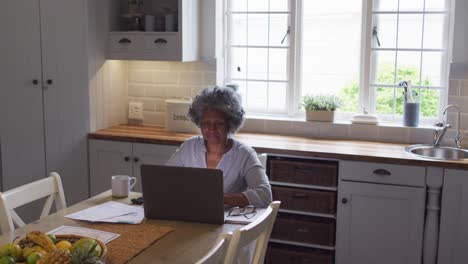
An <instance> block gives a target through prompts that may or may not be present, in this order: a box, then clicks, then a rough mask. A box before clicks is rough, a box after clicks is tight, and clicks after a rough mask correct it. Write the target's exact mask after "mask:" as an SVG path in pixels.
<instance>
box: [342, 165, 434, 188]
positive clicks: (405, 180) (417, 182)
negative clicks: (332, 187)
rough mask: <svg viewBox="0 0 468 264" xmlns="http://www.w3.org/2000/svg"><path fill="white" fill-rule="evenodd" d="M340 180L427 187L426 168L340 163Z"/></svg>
mask: <svg viewBox="0 0 468 264" xmlns="http://www.w3.org/2000/svg"><path fill="white" fill-rule="evenodd" d="M340 179H341V180H351V181H353V180H354V181H361V182H370V183H387V184H396V185H406V186H418V187H424V186H426V168H424V167H418V166H408V165H393V164H384V163H368V162H357V161H341V162H340Z"/></svg>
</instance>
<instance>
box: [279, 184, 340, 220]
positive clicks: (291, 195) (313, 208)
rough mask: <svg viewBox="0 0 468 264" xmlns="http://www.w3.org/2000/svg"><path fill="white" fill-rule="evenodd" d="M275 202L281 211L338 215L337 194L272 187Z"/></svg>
mask: <svg viewBox="0 0 468 264" xmlns="http://www.w3.org/2000/svg"><path fill="white" fill-rule="evenodd" d="M271 191H272V192H273V200H279V201H281V209H289V210H297V211H305V212H311V213H321V214H335V213H336V192H333V191H319V190H308V189H299V188H289V187H278V186H272V187H271Z"/></svg>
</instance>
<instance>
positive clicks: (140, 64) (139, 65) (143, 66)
mask: <svg viewBox="0 0 468 264" xmlns="http://www.w3.org/2000/svg"><path fill="white" fill-rule="evenodd" d="M127 65H128V69H129V70H149V69H151V62H150V61H128V64H127Z"/></svg>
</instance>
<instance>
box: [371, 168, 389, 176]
mask: <svg viewBox="0 0 468 264" xmlns="http://www.w3.org/2000/svg"><path fill="white" fill-rule="evenodd" d="M374 174H375V175H379V176H390V175H392V174H391V173H390V172H389V171H388V170H386V169H376V170H374Z"/></svg>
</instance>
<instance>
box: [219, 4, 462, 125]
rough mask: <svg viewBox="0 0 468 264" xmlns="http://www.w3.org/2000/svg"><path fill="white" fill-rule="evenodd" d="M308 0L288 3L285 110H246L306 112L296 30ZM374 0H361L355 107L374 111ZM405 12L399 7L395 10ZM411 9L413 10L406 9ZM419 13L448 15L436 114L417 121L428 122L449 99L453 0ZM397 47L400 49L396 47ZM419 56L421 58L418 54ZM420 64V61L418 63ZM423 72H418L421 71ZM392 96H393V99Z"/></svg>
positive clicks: (342, 116) (395, 119) (341, 115)
mask: <svg viewBox="0 0 468 264" xmlns="http://www.w3.org/2000/svg"><path fill="white" fill-rule="evenodd" d="M229 1H230V0H224V1H223V4H224V15H223V17H224V18H223V21H224V23H223V24H224V25H223V28H224V32H225V33H224V34H223V37H224V43H223V50H224V58H225V60H224V80H223V81H224V84H227V83H229V82H230V80H231V73H230V70H231V68H230V67H229V65H230V58H231V57H230V49H229V48H230V47H231V45H230V42H229V41H230V37H229V35H230V33H229V26H230V24H229V23H231V21H230V18H229V15H230V10H228V9H229V3H228V2H229ZM303 1H307V0H288V3H289V7H290V11H289V12H290V13H289V15H290V19H289V24H290V25H289V27H290V33H289V36H288V38H289V49H288V51H289V56H288V57H289V58H288V74H289V76H288V81H287V85H288V89H287V91H286V96H287V100H286V111H285V112H256V111H249V110H247V112H248V115H257V116H258V115H260V116H280V117H285V116H287V117H302V116H305V112H304V111H303V110H300V109H299V105H300V101H301V67H302V66H301V64H302V63H301V59H300V58H301V50H302V47H301V43H302V42H301V40H302V34H298V32H301V30H302V23H301V19H302V14H301V10H302V9H301V8H302V2H303ZM373 2H374V1H373V0H363V1H362V16H361V23H362V26H361V41H360V69H359V70H360V72H359V102H358V109H359V110H361V111H362V110H363V109H364V108H365V109H366V110H367V111H368V112H369V113H371V114H376V101H375V87H374V86H372V85H373V84H371V77H372V73H373V72H375V71H376V69H371V67H372V59H373V56H372V52H373V45H372V41H373V35H372V28H373V16H374V11H373ZM400 13H405V12H404V11H403V12H400V11H398V14H400ZM409 13H414V12H409ZM419 13H443V14H446V15H447V19H446V23H447V24H446V25H445V26H444V30H446V31H448V32H444V34H443V35H444V38H443V39H444V43H443V49H444V52H443V54H444V55H443V58H442V63H441V65H442V66H441V85H440V88H441V89H437V90H440V91H441V93H440V98H439V106H438V116H437V117H436V118H424V117H422V116H421V118H420V123H421V124H429V123H431V124H432V123H433V122H434V121H435V120H438V119H440V118H441V117H442V112H443V108H444V107H445V106H446V105H447V101H448V89H449V87H448V85H449V76H448V73H449V71H448V69H449V66H450V61H451V57H452V50H453V34H454V32H453V28H454V16H453V15H454V0H447V2H446V8H445V11H440V12H438V11H435V12H427V11H420V12H419ZM423 29H424V22H423ZM395 50H396V51H398V50H399V49H398V48H396V49H395ZM423 50H425V49H424V48H422V47H421V49H419V51H420V52H421V54H422V52H423ZM421 60H422V58H421ZM420 66H421V64H420ZM421 74H422V73H420V75H421ZM413 87H414V88H416V89H417V88H419V87H420V86H417V85H414V86H413ZM422 88H423V89H427V87H426V86H422ZM394 100H395V99H394ZM336 114H337V115H336V117H335V120H340V121H349V120H350V118H351V117H352V115H353V114H356V113H347V112H337V113H336ZM378 116H379V118H381V119H382V121H384V122H386V123H400V122H401V120H402V116H400V115H394V114H393V115H391V117H390V118H389V117H388V116H387V115H383V114H380V115H378Z"/></svg>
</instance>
